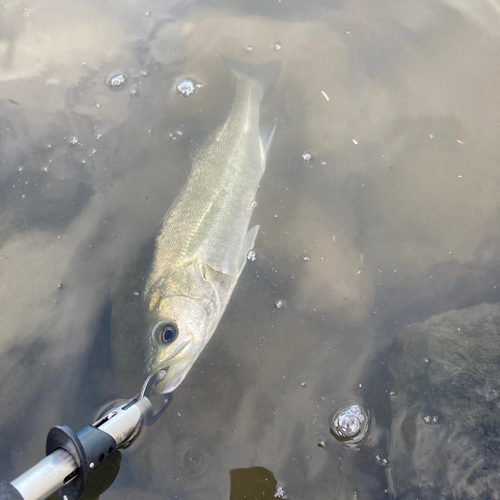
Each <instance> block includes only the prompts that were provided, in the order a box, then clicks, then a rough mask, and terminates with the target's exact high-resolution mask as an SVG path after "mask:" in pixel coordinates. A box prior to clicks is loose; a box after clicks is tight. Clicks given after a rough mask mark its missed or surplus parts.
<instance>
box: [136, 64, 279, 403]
mask: <svg viewBox="0 0 500 500" xmlns="http://www.w3.org/2000/svg"><path fill="white" fill-rule="evenodd" d="M226 63H227V65H228V66H229V67H230V68H231V72H232V76H233V83H234V86H235V89H236V90H235V97H234V101H233V105H232V108H231V111H230V113H229V116H228V118H227V120H226V122H225V123H224V124H223V125H222V126H221V127H220V128H219V129H218V130H217V131H216V132H214V133H213V134H212V135H211V136H208V137H206V136H205V134H204V133H200V132H198V133H195V134H194V136H193V139H192V143H191V144H192V148H191V151H190V153H191V158H192V160H193V167H192V170H191V173H190V175H189V178H188V180H187V183H186V185H185V186H184V188H183V190H182V192H181V193H180V194H179V196H178V198H177V199H176V201H174V203H173V205H172V207H171V208H170V210H169V211H168V212H167V214H166V215H165V218H164V220H163V225H162V228H161V229H160V232H159V234H158V237H157V239H156V244H155V251H154V255H153V259H152V262H151V264H150V268H149V271H148V273H147V275H146V277H145V280H144V291H143V301H144V302H143V304H144V310H145V314H146V331H145V334H144V367H145V375H146V376H150V375H152V374H155V373H157V374H159V376H158V379H157V382H156V384H155V388H154V390H155V392H156V393H157V394H159V393H169V392H172V391H173V390H174V389H175V388H176V387H177V386H178V385H179V384H180V383H181V382H182V381H183V380H184V377H185V376H186V375H187V373H188V371H189V370H190V368H191V366H192V365H193V363H194V362H195V360H196V358H197V357H198V356H199V355H200V353H201V352H202V350H203V348H204V347H205V346H206V345H207V343H208V341H209V340H210V338H211V337H212V335H213V333H214V331H215V329H216V327H217V325H218V323H219V321H220V319H221V317H222V314H223V313H224V310H225V309H226V306H227V304H228V302H229V299H230V298H231V294H232V293H233V290H234V287H235V286H236V283H237V281H238V278H239V277H240V274H241V271H242V270H243V267H244V266H245V263H246V261H247V258H246V257H247V253H248V252H249V251H250V250H251V249H252V248H253V246H254V242H255V238H256V237H257V232H258V230H259V226H254V227H253V228H252V229H250V230H248V226H249V223H250V218H251V216H252V211H253V205H254V204H253V201H254V199H255V194H256V192H257V188H258V187H259V182H260V179H261V177H262V174H263V173H264V170H265V166H266V156H267V152H268V150H269V146H270V144H271V140H272V137H273V134H274V130H275V128H276V122H274V123H273V124H272V126H270V127H268V128H266V129H265V130H263V133H262V134H260V131H259V111H260V102H261V100H262V98H263V96H264V94H265V92H266V90H267V89H268V88H269V87H270V86H271V85H273V84H274V82H275V81H276V80H277V79H278V77H279V71H280V67H279V63H277V62H271V63H267V64H264V65H262V66H250V65H246V64H243V63H240V62H237V61H231V60H226Z"/></svg>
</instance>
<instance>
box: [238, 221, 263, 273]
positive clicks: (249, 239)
mask: <svg viewBox="0 0 500 500" xmlns="http://www.w3.org/2000/svg"><path fill="white" fill-rule="evenodd" d="M259 229H260V226H258V225H257V226H254V227H252V229H250V230H249V231H248V233H247V235H246V237H245V241H244V243H243V247H242V251H241V255H240V262H239V266H238V270H239V272H241V271H242V270H243V268H244V267H245V264H246V263H247V260H248V259H247V255H248V252H250V250H252V248H253V247H254V245H255V240H256V239H257V233H258V232H259Z"/></svg>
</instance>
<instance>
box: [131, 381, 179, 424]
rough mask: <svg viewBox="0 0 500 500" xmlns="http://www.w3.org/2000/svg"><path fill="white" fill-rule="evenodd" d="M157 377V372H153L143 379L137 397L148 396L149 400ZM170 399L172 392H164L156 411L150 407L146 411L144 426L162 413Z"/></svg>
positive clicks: (151, 422)
mask: <svg viewBox="0 0 500 500" xmlns="http://www.w3.org/2000/svg"><path fill="white" fill-rule="evenodd" d="M157 378H158V373H153V374H152V375H150V376H149V377H148V378H147V379H146V380H145V381H144V385H143V386H142V390H141V392H140V394H139V396H138V397H137V399H141V398H148V399H149V400H151V394H152V393H153V387H154V385H155V383H156V380H157ZM172 399H173V395H172V393H169V394H165V395H164V400H163V402H162V403H161V405H160V407H159V408H158V409H157V410H156V411H154V410H153V409H151V412H148V414H147V415H145V416H144V425H145V426H146V427H149V426H151V425H153V424H154V423H155V422H156V421H157V420H158V419H159V418H160V417H161V416H162V415H163V412H164V411H165V410H166V409H167V407H168V405H169V404H170V403H171V402H172Z"/></svg>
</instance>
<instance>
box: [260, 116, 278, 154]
mask: <svg viewBox="0 0 500 500" xmlns="http://www.w3.org/2000/svg"><path fill="white" fill-rule="evenodd" d="M274 132H276V119H274V120H273V121H272V122H271V123H270V124H269V125H267V126H265V127H262V129H261V131H260V143H261V145H262V154H263V155H264V158H267V153H268V152H269V148H270V147H271V142H272V140H273V137H274Z"/></svg>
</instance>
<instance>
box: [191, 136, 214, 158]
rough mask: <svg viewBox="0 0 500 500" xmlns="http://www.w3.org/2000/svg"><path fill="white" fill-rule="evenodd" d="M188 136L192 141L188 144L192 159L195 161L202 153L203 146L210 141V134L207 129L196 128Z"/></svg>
mask: <svg viewBox="0 0 500 500" xmlns="http://www.w3.org/2000/svg"><path fill="white" fill-rule="evenodd" d="M188 137H189V141H190V142H189V146H188V151H189V156H190V157H191V160H192V161H194V160H196V158H197V157H198V155H199V154H200V151H201V149H202V148H203V146H204V145H205V144H206V143H207V142H208V139H209V138H210V135H209V134H208V132H207V131H206V130H203V129H201V128H194V129H193V130H191V131H190V132H189V134H188Z"/></svg>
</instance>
